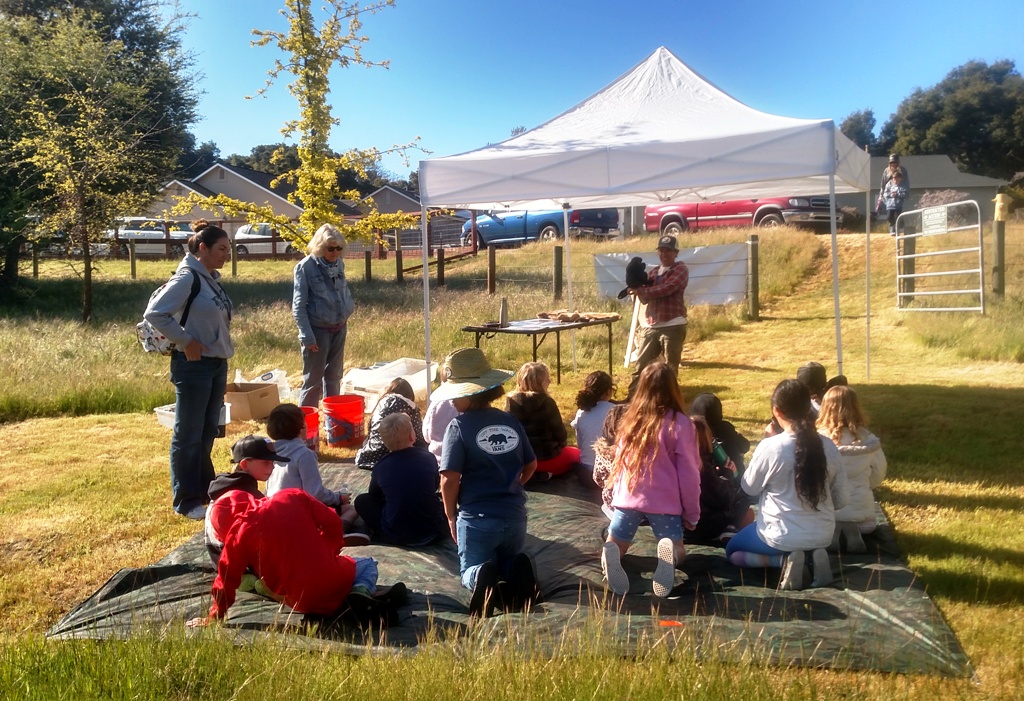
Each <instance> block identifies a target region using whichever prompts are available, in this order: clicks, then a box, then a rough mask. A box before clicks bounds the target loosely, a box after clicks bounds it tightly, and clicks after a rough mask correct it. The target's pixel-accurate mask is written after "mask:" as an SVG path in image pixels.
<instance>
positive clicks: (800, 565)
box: [779, 550, 825, 591]
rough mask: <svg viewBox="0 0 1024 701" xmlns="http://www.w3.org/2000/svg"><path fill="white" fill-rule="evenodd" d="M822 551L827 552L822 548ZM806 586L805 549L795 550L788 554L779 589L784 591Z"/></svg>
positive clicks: (797, 589)
mask: <svg viewBox="0 0 1024 701" xmlns="http://www.w3.org/2000/svg"><path fill="white" fill-rule="evenodd" d="M821 552H825V551H824V550H822V551H821ZM803 588H804V551H803V550H794V551H793V552H791V553H789V554H788V555H786V561H785V562H784V563H783V564H782V579H781V580H779V589H781V590H782V591H800V590H801V589H803Z"/></svg>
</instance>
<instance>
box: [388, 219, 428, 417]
mask: <svg viewBox="0 0 1024 701" xmlns="http://www.w3.org/2000/svg"><path fill="white" fill-rule="evenodd" d="M428 230H429V227H428V226H427V206H426V205H420V231H421V233H422V243H423V344H424V348H423V360H424V361H426V363H427V367H426V368H424V370H423V372H425V373H426V374H427V381H426V382H425V383H424V385H425V386H426V388H427V401H428V402H429V401H430V385H431V382H433V380H434V378H433V377H431V376H430V258H429V257H428V256H429V254H430V245H429V243H430V242H429V241H428V240H427V231H428ZM396 242H397V239H396ZM399 245H401V244H399Z"/></svg>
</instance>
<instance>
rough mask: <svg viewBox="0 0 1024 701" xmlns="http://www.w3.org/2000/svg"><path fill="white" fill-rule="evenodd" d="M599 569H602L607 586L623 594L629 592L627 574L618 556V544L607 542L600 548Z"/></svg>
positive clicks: (620, 594)
mask: <svg viewBox="0 0 1024 701" xmlns="http://www.w3.org/2000/svg"><path fill="white" fill-rule="evenodd" d="M601 569H602V570H604V576H605V579H607V580H608V587H609V588H610V589H611V590H612V591H613V592H615V593H616V594H618V595H619V596H624V595H625V594H628V593H629V575H627V574H626V570H624V569H622V561H621V559H620V556H619V546H618V545H616V544H615V543H612V542H608V543H605V544H604V547H603V548H602V550H601Z"/></svg>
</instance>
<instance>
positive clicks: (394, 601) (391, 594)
mask: <svg viewBox="0 0 1024 701" xmlns="http://www.w3.org/2000/svg"><path fill="white" fill-rule="evenodd" d="M373 596H374V598H375V599H377V601H382V602H384V603H385V604H386V605H388V606H401V605H403V604H404V603H406V601H408V600H409V589H408V588H407V587H406V586H405V582H395V583H394V584H392V585H391V586H388V587H377V592H376V593H375V594H374V595H373Z"/></svg>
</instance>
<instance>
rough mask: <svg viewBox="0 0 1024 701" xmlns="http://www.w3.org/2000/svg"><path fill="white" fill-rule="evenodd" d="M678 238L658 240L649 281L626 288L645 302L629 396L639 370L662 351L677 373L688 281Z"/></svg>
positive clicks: (681, 352)
mask: <svg viewBox="0 0 1024 701" xmlns="http://www.w3.org/2000/svg"><path fill="white" fill-rule="evenodd" d="M678 255H679V241H678V239H676V237H675V236H662V237H661V238H660V239H658V259H659V262H660V263H661V265H659V266H658V268H657V269H656V270H655V271H654V272H653V274H648V276H647V280H648V284H647V285H644V286H643V287H631V288H629V291H630V292H631V293H632V294H634V295H636V296H637V298H638V299H639V300H640V301H641V302H643V303H644V304H646V305H647V309H646V311H645V313H644V318H643V319H641V321H640V341H639V343H638V349H637V359H636V369H635V370H634V371H633V379H632V381H631V382H630V383H629V396H630V397H632V396H633V392H634V391H635V390H636V385H637V382H639V381H640V373H641V372H643V371H644V368H645V367H647V366H648V365H650V364H651V363H653V362H654V361H655V360H657V359H658V356H660V355H662V354H664V355H665V362H666V363H668V364H669V365H670V366H671V367H672V370H674V371H675V372H676V373H678V372H679V358H680V356H681V355H682V354H683V341H685V340H686V303H685V302H684V301H683V295H684V293H685V292H686V285H687V284H688V283H689V282H690V270H689V269H688V268H687V267H686V263H683V262H682V261H677V260H676V256H678Z"/></svg>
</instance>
